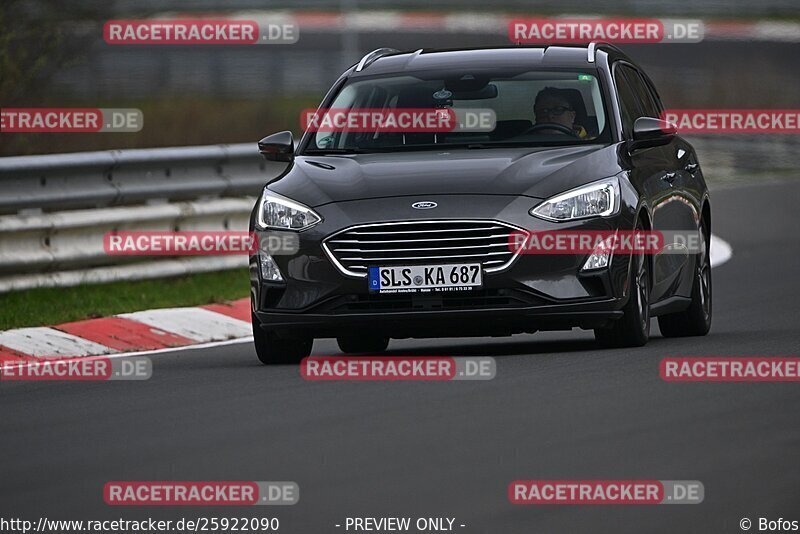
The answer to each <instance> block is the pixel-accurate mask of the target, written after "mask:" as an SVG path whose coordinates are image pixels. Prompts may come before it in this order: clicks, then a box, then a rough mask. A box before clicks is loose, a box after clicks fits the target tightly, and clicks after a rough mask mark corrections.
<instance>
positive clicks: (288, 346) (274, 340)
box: [252, 315, 314, 365]
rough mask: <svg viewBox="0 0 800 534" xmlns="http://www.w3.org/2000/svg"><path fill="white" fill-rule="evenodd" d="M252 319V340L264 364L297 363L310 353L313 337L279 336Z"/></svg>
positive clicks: (254, 318)
mask: <svg viewBox="0 0 800 534" xmlns="http://www.w3.org/2000/svg"><path fill="white" fill-rule="evenodd" d="M252 319H253V342H254V344H255V347H256V355H257V356H258V359H259V360H260V361H261V363H263V364H264V365H280V364H289V363H298V362H299V361H300V360H302V359H303V358H305V357H307V356H308V355H309V354H311V347H312V346H313V345H314V339H313V338H310V337H281V336H279V335H278V334H277V333H276V332H269V331H265V330H263V329H262V328H261V322H259V320H258V319H257V318H256V316H255V315H253V317H252Z"/></svg>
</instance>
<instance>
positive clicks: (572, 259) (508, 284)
mask: <svg viewBox="0 0 800 534" xmlns="http://www.w3.org/2000/svg"><path fill="white" fill-rule="evenodd" d="M415 200H419V199H416V198H414V197H401V198H399V199H398V198H391V199H372V200H369V201H350V202H342V203H337V204H330V205H326V206H322V207H318V208H315V210H316V211H317V212H318V213H319V214H320V215H322V217H323V222H321V223H320V224H318V225H316V226H314V227H312V228H310V229H308V230H306V231H303V232H300V234H299V236H300V239H299V250H298V251H297V252H296V253H294V254H292V255H288V256H282V255H274V256H273V258H274V260H275V262H276V263H277V265H278V267H279V269H280V271H281V273H282V275H283V277H284V280H285V281H284V282H283V283H273V282H264V281H262V280H261V276H260V270H259V263H258V257H257V256H252V257H251V261H250V266H251V274H250V276H251V290H252V298H253V308H254V315H255V317H256V318H257V320H258V321H259V322H261V324H262V327H263V328H265V329H268V330H275V331H283V332H286V331H301V332H302V333H303V334H304V335H311V336H313V337H336V336H339V335H342V334H343V332H344V331H346V330H350V329H358V330H361V331H369V332H370V333H381V334H382V335H386V336H388V337H395V338H402V337H446V336H465V335H508V334H513V333H519V332H533V331H536V330H553V329H559V330H560V329H569V328H572V327H581V328H598V327H601V326H604V325H606V324H608V322H609V321H613V320H615V319H618V318H619V317H621V315H622V312H621V311H620V310H621V309H622V307H623V306H624V304H625V301H626V300H627V295H626V294H625V287H627V276H628V268H629V257H627V256H617V257H614V258H613V259H612V262H611V265H610V266H609V268H607V269H602V270H598V271H593V272H587V273H582V272H581V271H580V269H581V267H582V266H583V263H584V262H585V260H586V255H566V254H559V255H525V254H521V255H519V256H518V257H517V258H516V260H515V261H514V262H512V263H511V265H510V266H509V267H507V268H506V269H504V270H503V271H501V272H494V273H486V274H485V275H484V287H483V288H481V289H478V290H474V291H465V292H456V293H415V294H408V293H405V294H392V295H385V294H384V295H381V294H370V292H369V291H368V289H367V279H366V278H355V277H351V276H346V275H345V274H343V273H342V272H341V270H340V269H339V268H337V266H336V265H334V263H333V262H332V261H331V259H330V257H329V256H328V255H327V254H326V253H325V251H324V250H323V247H322V242H323V240H324V239H325V238H326V237H328V236H330V235H332V234H335V233H337V232H339V231H341V230H342V229H344V228H349V227H350V226H354V225H358V224H364V223H371V222H376V221H380V222H386V221H409V220H412V221H413V220H430V219H434V218H435V219H437V220H449V219H467V218H469V219H479V220H487V221H488V220H491V221H500V222H505V223H508V224H510V225H513V226H516V227H520V228H525V229H527V230H553V229H562V230H563V229H571V230H577V229H583V230H610V229H614V228H625V227H629V226H630V225H629V223H627V219H629V218H630V219H632V216H630V214H629V213H628V210H625V209H623V210H622V211H621V213H620V214H619V215H617V216H614V217H612V218H608V219H590V220H586V221H576V222H573V223H558V224H556V223H551V222H547V221H541V220H539V219H536V218H534V217H531V216H530V215H528V210H529V209H530V208H531V207H532V206H533V205H535V204H536V203H537V202H538V201H537V200H536V199H531V198H527V197H508V196H500V195H497V196H489V197H487V196H481V197H478V198H473V199H465V195H458V196H445V195H434V196H429V197H426V200H434V201H436V202H437V203H438V204H439V207H438V208H437V209H436V212H437V213H436V216H435V217H432V215H431V214H430V213H426V212H420V211H419V210H413V209H411V208H410V205H411V203H413V202H414V201H415ZM465 206H467V207H468V208H469V214H468V216H467V217H465V216H464V215H465V213H464V212H465V210H464V207H465Z"/></svg>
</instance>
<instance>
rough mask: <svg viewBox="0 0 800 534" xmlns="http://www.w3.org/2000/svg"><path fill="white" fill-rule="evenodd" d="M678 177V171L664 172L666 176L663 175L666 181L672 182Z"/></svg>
mask: <svg viewBox="0 0 800 534" xmlns="http://www.w3.org/2000/svg"><path fill="white" fill-rule="evenodd" d="M677 177H678V173H677V172H667V173H664V176H662V177H661V179H662V180H664V181H665V182H668V183H670V184H672V182H674V181H675V178H677Z"/></svg>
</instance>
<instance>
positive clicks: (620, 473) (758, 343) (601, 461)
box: [0, 182, 800, 534]
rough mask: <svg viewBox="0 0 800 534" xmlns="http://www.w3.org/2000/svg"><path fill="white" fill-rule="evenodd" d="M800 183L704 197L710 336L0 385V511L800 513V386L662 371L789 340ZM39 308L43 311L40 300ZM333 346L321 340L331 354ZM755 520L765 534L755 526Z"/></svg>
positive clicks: (594, 527)
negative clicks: (276, 502)
mask: <svg viewBox="0 0 800 534" xmlns="http://www.w3.org/2000/svg"><path fill="white" fill-rule="evenodd" d="M798 200H800V183H798V182H784V183H754V184H750V185H747V186H739V187H735V188H726V189H719V188H718V189H712V210H713V223H712V226H713V231H714V233H715V234H716V235H718V236H720V237H721V238H722V239H724V240H726V241H728V242H729V243H730V244H731V245H732V247H733V257H732V258H731V260H730V261H728V262H727V263H725V264H724V265H722V266H720V267H718V268H715V269H714V324H713V327H712V330H711V333H710V334H709V335H708V336H707V337H702V338H685V339H671V340H668V339H662V338H661V337H660V335H659V333H658V328H657V325H656V322H654V323H653V329H654V338H653V339H651V341H650V343H649V344H648V345H647V346H646V347H644V348H640V349H632V350H616V349H609V350H600V349H597V348H596V347H595V344H594V341H593V337H592V335H591V333H589V332H580V331H577V330H576V331H573V332H572V333H569V332H554V333H545V334H537V335H532V336H515V337H513V338H471V339H456V340H430V341H428V340H407V341H393V342H392V343H391V345H390V349H391V352H390V353H391V354H395V355H452V356H480V355H489V356H494V357H495V358H496V360H497V376H496V378H495V379H494V380H492V381H485V382H473V381H456V382H428V383H424V382H423V383H420V382H372V383H364V382H362V383H356V382H349V383H348V382H305V381H304V380H303V379H302V378H301V377H300V376H299V373H298V369H297V367H296V366H284V367H276V368H266V367H263V366H261V365H260V364H259V363H258V361H257V360H256V357H255V354H254V351H253V348H252V346H251V345H250V344H247V343H244V344H242V343H239V344H232V345H228V346H223V347H216V348H206V349H196V350H181V351H177V352H172V353H169V354H162V355H158V356H154V357H153V358H154V374H153V377H152V379H150V380H149V381H146V382H105V383H13V384H11V383H2V384H0V408H1V410H2V411H1V412H0V413H1V415H0V473H1V474H2V476H0V509H1V510H2V516H4V517H6V518H8V517H20V518H25V519H31V520H36V519H37V518H38V517H39V516H46V517H48V518H49V519H113V518H125V519H134V518H146V517H148V516H149V517H157V518H180V517H200V516H205V517H210V516H216V517H252V516H265V515H271V516H276V517H278V518H280V521H281V529H280V532H286V533H304V534H305V533H308V534H316V533H328V532H345V530H344V528H343V527H339V528H337V527H336V526H335V525H337V524H338V525H343V524H344V520H345V518H346V517H348V516H361V517H363V516H368V517H378V516H408V517H412V518H416V517H422V516H426V517H428V516H430V517H455V518H456V521H455V524H456V525H461V524H463V525H465V526H464V527H460V526H456V528H455V530H456V531H458V532H464V533H487V534H488V533H490V534H512V533H526V534H528V533H539V532H541V533H597V532H637V533H638V532H670V533H691V532H697V533H703V534H706V533H723V532H741V531H740V529H739V521H740V519H742V518H743V517H748V518H750V519H752V520H753V521H756V519H757V518H758V517H767V518H771V519H778V518H779V517H783V518H788V519H793V520H800V480H799V479H798V477H799V476H800V468H798V466H799V465H800V425H799V424H798V423H800V417H798V406H800V384H798V383H785V384H780V383H760V384H759V383H749V384H748V383H722V384H712V383H696V384H679V383H667V382H664V381H662V380H661V379H660V377H659V362H660V360H661V359H662V358H663V357H665V356H682V355H685V356H689V355H693V356H708V355H753V356H758V355H767V356H778V355H783V356H786V355H798V354H799V353H800V235H798V232H800V225H798V224H797V218H798V208H797V201H798ZM41 305H42V306H45V305H46V303H41ZM337 353H338V351H337V348H336V344H335V342H334V341H332V340H324V341H317V342H316V343H315V345H314V354H316V355H331V354H337ZM517 479H650V480H700V481H702V482H703V484H704V486H705V501H704V502H703V503H702V504H698V505H680V506H678V505H674V506H547V507H536V506H515V505H512V504H510V503H509V501H508V498H507V495H506V492H507V487H508V484H509V483H510V482H511V481H513V480H517ZM110 480H273V481H282V480H286V481H295V482H297V483H298V484H299V486H300V492H301V497H300V502H299V503H298V504H296V505H295V506H290V507H248V508H198V507H171V508H165V507H149V508H131V507H110V506H107V505H106V504H105V503H104V502H103V492H102V489H103V484H104V483H106V482H108V481H110ZM752 531H754V532H755V531H758V529H757V527H756V526H754V528H753V529H752Z"/></svg>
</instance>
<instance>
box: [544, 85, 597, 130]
mask: <svg viewBox="0 0 800 534" xmlns="http://www.w3.org/2000/svg"><path fill="white" fill-rule="evenodd" d="M533 113H534V115H535V117H536V123H535V125H536V126H538V125H541V126H544V125H546V124H559V125H561V126H566V127H567V128H569V129H570V130H572V131H573V132H574V135H575V137H578V138H580V139H585V138H587V137H589V133H588V132H587V131H586V129H585V128H584V127H583V126H581V125H580V124H575V117H576V113H575V109H574V108H573V107H572V105H571V104H570V102H569V99H568V98H567V97H566V96H564V93H563V92H562V91H561V89H557V88H555V87H545V88H544V89H542V90H541V91H539V94H537V95H536V100H535V101H534V103H533ZM540 131H541V132H546V133H551V132H552V133H561V134H563V133H564V131H563V130H560V129H557V128H553V129H552V130H548V129H544V128H543V129H541V130H540Z"/></svg>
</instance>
